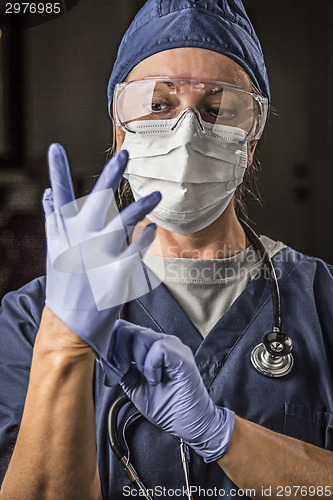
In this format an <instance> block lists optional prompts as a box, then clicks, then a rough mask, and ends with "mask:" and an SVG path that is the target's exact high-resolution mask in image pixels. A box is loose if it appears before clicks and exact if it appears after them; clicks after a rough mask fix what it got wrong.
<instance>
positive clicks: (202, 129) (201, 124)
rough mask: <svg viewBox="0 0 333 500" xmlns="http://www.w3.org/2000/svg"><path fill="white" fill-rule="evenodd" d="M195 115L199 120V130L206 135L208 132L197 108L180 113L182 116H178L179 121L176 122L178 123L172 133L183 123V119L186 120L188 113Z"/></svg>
mask: <svg viewBox="0 0 333 500" xmlns="http://www.w3.org/2000/svg"><path fill="white" fill-rule="evenodd" d="M190 112H191V113H193V114H194V115H195V117H196V119H197V122H198V125H199V129H200V131H201V132H202V133H203V134H205V133H206V130H205V127H204V125H203V123H202V119H201V115H200V113H199V111H198V110H197V109H196V108H191V107H190V106H189V107H187V108H184V109H183V111H182V112H181V113H180V115H179V116H178V119H177V121H176V123H175V124H174V125H173V126H172V127H171V132H173V131H174V130H175V128H176V127H178V125H179V123H180V122H181V121H183V119H184V118H185V115H187V113H190Z"/></svg>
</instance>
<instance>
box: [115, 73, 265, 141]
mask: <svg viewBox="0 0 333 500" xmlns="http://www.w3.org/2000/svg"><path fill="white" fill-rule="evenodd" d="M186 108H190V109H193V108H194V109H196V110H197V111H198V112H199V114H200V117H201V125H202V127H203V129H205V124H207V129H209V131H212V132H215V133H217V134H218V130H219V128H220V126H221V125H222V126H227V127H234V128H238V129H240V130H242V131H244V133H245V139H244V140H243V141H241V142H248V141H251V140H254V139H259V138H260V136H261V134H262V131H263V128H264V126H265V122H266V118H267V111H268V100H267V98H265V97H262V96H261V95H259V94H256V93H253V92H249V91H246V90H243V89H239V88H237V87H234V86H232V85H229V84H225V83H222V82H204V81H198V80H184V79H182V80H179V79H172V78H167V77H158V78H145V79H144V80H138V81H132V82H123V83H118V84H117V85H116V88H115V93H114V98H113V116H114V119H115V123H116V125H118V126H120V127H122V128H123V129H124V130H126V131H129V132H134V133H139V132H138V128H137V127H135V125H136V124H137V122H138V121H143V120H163V121H164V123H165V127H163V129H164V130H165V131H166V132H169V131H172V129H173V127H174V124H175V119H176V118H177V117H179V116H180V115H181V113H182V111H183V110H184V109H186ZM168 124H170V130H169V129H168ZM208 124H209V126H208ZM215 126H216V129H214V127H215ZM207 131H208V130H207ZM242 135H243V136H244V134H242Z"/></svg>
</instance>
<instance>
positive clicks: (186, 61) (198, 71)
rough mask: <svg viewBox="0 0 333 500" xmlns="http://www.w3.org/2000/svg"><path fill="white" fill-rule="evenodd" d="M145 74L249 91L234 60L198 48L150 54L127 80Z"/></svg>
mask: <svg viewBox="0 0 333 500" xmlns="http://www.w3.org/2000/svg"><path fill="white" fill-rule="evenodd" d="M148 76H168V77H172V78H185V77H186V78H193V79H197V80H215V81H220V82H225V83H230V84H232V85H236V86H237V87H240V88H244V89H246V90H251V81H250V78H249V76H248V75H247V74H246V73H245V71H244V70H243V68H241V67H240V66H239V65H238V64H237V63H236V62H235V61H233V60H232V59H230V58H229V57H226V56H224V55H223V54H219V53H218V52H213V51H211V50H206V49H200V48H197V47H182V48H177V49H170V50H165V51H163V52H158V53H156V54H153V55H152V56H150V57H147V59H144V60H143V61H141V62H140V63H139V64H137V65H136V66H135V68H133V69H132V71H131V72H130V74H129V75H128V76H127V78H126V80H127V81H130V80H142V79H143V78H145V77H148Z"/></svg>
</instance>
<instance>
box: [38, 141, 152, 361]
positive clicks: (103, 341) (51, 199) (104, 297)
mask: <svg viewBox="0 0 333 500" xmlns="http://www.w3.org/2000/svg"><path fill="white" fill-rule="evenodd" d="M127 161H128V153H127V152H126V151H121V152H120V153H118V154H117V155H116V156H115V157H114V158H113V159H111V160H110V161H109V162H108V163H107V164H106V166H105V167H104V169H103V172H102V174H101V175H100V177H99V179H98V181H97V183H96V184H95V186H94V188H93V190H92V192H91V193H90V194H89V195H88V196H86V197H84V198H82V199H79V200H75V195H74V190H73V185H72V179H71V174H70V170H69V165H68V160H67V157H66V153H65V151H64V149H63V148H62V146H60V145H59V144H52V145H51V146H50V148H49V151H48V167H49V176H50V181H51V186H52V189H48V190H46V192H45V194H44V198H43V207H44V211H45V216H46V236H47V248H48V255H47V272H46V304H47V306H48V307H49V309H50V310H51V311H52V312H53V313H54V314H55V315H56V316H57V317H58V318H59V319H60V320H61V321H62V322H63V323H65V324H66V325H67V326H68V327H69V328H70V329H71V330H72V331H73V332H75V333H76V334H77V335H78V336H79V337H81V338H82V339H83V340H84V341H85V342H87V343H88V344H89V345H90V346H91V347H92V348H93V349H94V350H95V351H96V353H97V354H98V355H99V356H100V358H101V359H102V360H104V362H105V364H106V365H107V364H108V361H107V359H108V357H110V354H111V352H110V351H112V330H113V326H114V323H115V321H116V319H117V317H118V315H119V311H120V309H121V307H122V305H123V304H124V303H125V302H126V301H128V300H132V299H133V298H136V297H139V296H141V295H143V294H144V293H147V292H148V291H149V290H151V288H152V286H153V285H152V283H147V280H146V276H147V274H146V273H147V270H146V269H144V268H143V266H142V263H141V259H140V257H141V255H140V253H141V252H144V251H146V250H147V248H148V247H149V245H150V244H151V243H152V241H153V239H154V236H155V228H156V227H155V226H154V225H150V226H147V227H146V228H145V229H144V231H143V233H142V234H141V236H140V238H139V239H138V240H137V241H135V242H134V243H132V244H131V245H129V246H128V247H126V240H127V237H128V233H129V232H130V231H131V230H132V229H133V227H134V226H135V225H136V224H137V222H139V221H141V220H142V219H143V218H144V217H145V215H146V214H147V213H148V212H150V211H151V210H152V209H153V208H154V207H155V206H156V205H157V203H158V202H159V200H160V198H161V196H160V194H159V193H152V194H151V195H150V196H147V197H145V198H142V199H141V200H139V201H137V202H134V203H132V204H131V205H130V206H128V207H126V208H125V209H124V210H123V211H122V212H121V213H120V214H119V213H118V210H117V208H116V204H115V201H114V193H115V192H116V190H117V187H118V183H119V181H120V179H121V177H122V174H123V171H124V169H125V167H126V164H127ZM124 248H125V249H124ZM155 286H157V283H155ZM110 369H112V368H110Z"/></svg>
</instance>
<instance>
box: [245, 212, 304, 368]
mask: <svg viewBox="0 0 333 500" xmlns="http://www.w3.org/2000/svg"><path fill="white" fill-rule="evenodd" d="M239 222H240V223H241V225H242V227H243V229H244V232H245V234H246V236H247V237H248V239H249V240H250V242H251V243H252V245H253V246H254V248H255V249H256V250H257V251H258V252H259V254H260V256H261V258H262V259H263V263H264V266H265V267H266V270H267V271H268V280H269V284H270V287H271V295H272V302H273V326H272V331H271V332H269V333H266V335H265V336H264V338H263V341H262V343H261V344H258V345H257V346H256V347H255V348H254V349H253V351H252V352H251V356H250V359H251V362H252V364H253V366H254V368H255V369H256V370H257V371H258V372H259V373H261V374H262V375H265V376H266V377H284V376H285V375H288V373H290V371H291V369H292V367H293V365H294V358H293V356H292V354H291V351H292V350H293V341H292V340H291V338H290V337H288V336H287V335H285V334H284V333H282V332H281V299H280V289H279V284H278V280H277V277H276V273H275V269H274V265H273V263H272V261H271V258H270V256H269V255H268V253H267V251H266V249H265V247H264V245H263V244H262V242H261V241H260V239H259V236H258V235H257V234H256V233H255V231H253V229H252V228H251V227H250V226H249V225H248V224H247V223H246V222H245V221H243V220H242V219H239Z"/></svg>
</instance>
